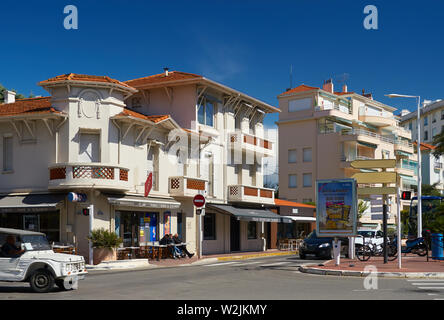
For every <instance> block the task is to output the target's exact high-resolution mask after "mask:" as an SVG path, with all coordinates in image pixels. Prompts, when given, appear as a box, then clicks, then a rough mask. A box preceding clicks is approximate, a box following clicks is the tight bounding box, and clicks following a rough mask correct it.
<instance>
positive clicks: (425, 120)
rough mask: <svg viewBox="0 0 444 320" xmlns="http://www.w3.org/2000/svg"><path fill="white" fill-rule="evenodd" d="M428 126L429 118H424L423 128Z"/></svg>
mask: <svg viewBox="0 0 444 320" xmlns="http://www.w3.org/2000/svg"><path fill="white" fill-rule="evenodd" d="M428 124H429V116H425V117H424V126H426V125H428Z"/></svg>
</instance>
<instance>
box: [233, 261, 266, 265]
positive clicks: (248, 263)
mask: <svg viewBox="0 0 444 320" xmlns="http://www.w3.org/2000/svg"><path fill="white" fill-rule="evenodd" d="M261 262H262V261H256V262H247V263H244V262H242V263H237V264H233V266H248V265H250V264H257V263H261Z"/></svg>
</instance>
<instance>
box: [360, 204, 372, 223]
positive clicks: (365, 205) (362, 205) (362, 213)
mask: <svg viewBox="0 0 444 320" xmlns="http://www.w3.org/2000/svg"><path fill="white" fill-rule="evenodd" d="M369 207H370V204H369V203H368V202H365V201H362V200H359V202H358V221H359V220H361V218H362V216H363V215H364V213H365V212H366V211H367V209H368V208H369Z"/></svg>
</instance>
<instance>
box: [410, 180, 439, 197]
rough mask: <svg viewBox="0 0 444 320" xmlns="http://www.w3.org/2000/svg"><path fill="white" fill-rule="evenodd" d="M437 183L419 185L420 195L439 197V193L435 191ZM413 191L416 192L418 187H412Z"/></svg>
mask: <svg viewBox="0 0 444 320" xmlns="http://www.w3.org/2000/svg"><path fill="white" fill-rule="evenodd" d="M437 184H438V183H435V184H432V185H430V184H421V194H422V195H423V196H440V195H441V192H440V191H439V190H438V189H436V186H437ZM412 188H413V191H415V192H417V189H418V186H415V185H413V186H412Z"/></svg>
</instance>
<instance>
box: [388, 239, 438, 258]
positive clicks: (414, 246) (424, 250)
mask: <svg viewBox="0 0 444 320" xmlns="http://www.w3.org/2000/svg"><path fill="white" fill-rule="evenodd" d="M391 245H392V248H393V250H395V252H394V256H395V258H396V256H397V253H398V238H397V237H395V239H394V240H393V243H392V244H391ZM428 250H429V248H428V247H427V244H426V242H425V239H424V238H423V237H420V238H416V239H410V240H407V242H406V246H405V247H402V248H401V253H405V254H407V253H413V254H417V255H418V256H420V257H424V256H426V255H427V254H428ZM389 260H390V259H389Z"/></svg>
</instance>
